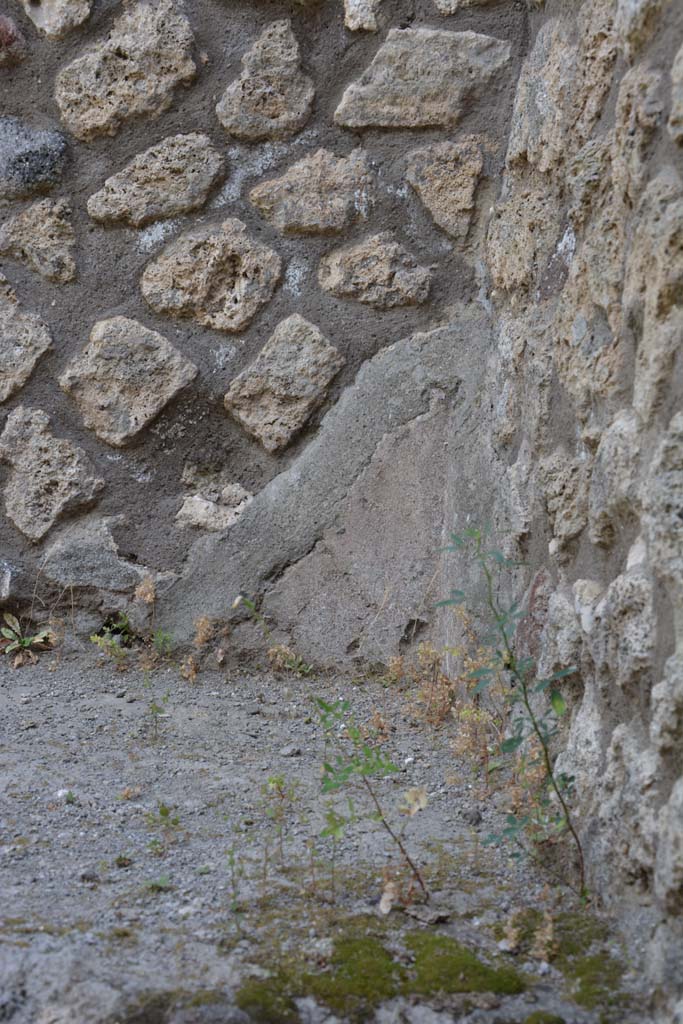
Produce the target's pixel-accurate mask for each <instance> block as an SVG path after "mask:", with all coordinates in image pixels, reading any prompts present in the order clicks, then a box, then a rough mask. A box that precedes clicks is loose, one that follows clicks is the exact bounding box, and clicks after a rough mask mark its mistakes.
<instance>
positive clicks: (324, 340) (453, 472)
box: [0, 0, 683, 1019]
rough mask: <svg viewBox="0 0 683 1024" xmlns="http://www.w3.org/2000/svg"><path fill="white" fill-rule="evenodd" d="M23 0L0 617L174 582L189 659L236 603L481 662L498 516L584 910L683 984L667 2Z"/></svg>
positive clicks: (9, 179)
mask: <svg viewBox="0 0 683 1024" xmlns="http://www.w3.org/2000/svg"><path fill="white" fill-rule="evenodd" d="M0 8H1V9H0V85H1V86H2V89H1V92H0V95H1V97H2V101H1V106H0V118H1V119H0V204H2V207H3V209H2V223H1V224H0V266H1V268H2V273H3V275H4V276H3V277H2V278H0V356H1V358H0V401H1V402H2V410H3V413H5V414H6V418H5V419H4V422H3V424H2V433H1V434H0V460H2V463H3V465H2V470H1V472H2V481H1V484H2V488H3V490H4V512H5V516H4V518H3V519H2V522H1V523H0V598H1V599H2V600H3V601H5V602H8V603H10V604H12V605H13V606H24V607H26V606H28V605H29V604H30V603H32V605H33V608H34V611H36V612H37V613H38V612H39V613H40V614H43V615H47V614H48V613H49V612H50V611H51V610H54V609H57V610H59V609H61V608H63V607H65V606H68V607H69V608H70V609H71V608H73V609H74V620H75V622H76V624H77V628H78V629H81V630H83V631H85V632H87V631H88V630H89V629H91V628H92V627H93V625H95V624H99V623H101V622H102V620H103V618H104V617H106V616H107V615H109V614H111V613H112V612H114V611H116V610H117V609H126V610H127V611H128V612H129V614H131V615H132V616H133V618H134V620H135V621H138V620H140V619H141V617H142V612H143V611H144V610H145V609H146V608H147V606H146V605H145V603H144V601H140V600H137V601H136V599H135V597H134V593H135V590H136V587H137V586H138V585H139V584H140V583H141V582H142V581H145V580H148V579H149V578H150V577H151V578H152V579H153V580H154V582H155V587H156V592H157V603H156V616H157V621H158V622H160V623H161V624H162V625H163V627H164V628H165V629H167V630H169V631H171V632H172V633H173V634H174V637H175V638H176V640H177V641H179V642H183V641H188V640H189V639H190V638H191V636H192V633H193V629H194V622H195V620H196V619H197V618H198V617H199V616H208V617H209V618H211V619H216V620H220V621H224V622H225V621H230V620H232V621H231V626H230V629H231V633H230V645H231V647H232V649H245V648H248V647H249V645H250V644H252V643H254V638H253V636H252V634H251V632H250V627H249V624H248V623H244V622H243V621H242V622H241V621H240V620H239V612H237V613H234V614H232V613H231V610H230V606H231V603H232V600H233V598H234V596H235V595H236V594H237V593H239V592H240V591H245V592H247V593H248V594H250V595H255V596H257V597H258V598H259V600H261V601H262V603H263V608H264V610H265V612H266V613H267V614H268V616H269V617H270V619H271V620H272V621H273V623H274V628H275V630H276V633H277V635H278V636H281V637H282V638H283V639H285V640H287V642H290V643H292V644H294V645H295V646H296V648H297V650H298V651H300V653H301V654H302V655H303V656H304V657H306V658H308V659H310V660H313V661H315V662H316V663H319V664H330V665H337V666H338V665H343V664H352V663H353V662H354V661H356V660H360V661H363V662H371V663H373V662H386V660H387V659H388V658H389V657H391V655H392V654H394V653H395V652H396V651H397V650H399V649H405V648H406V646H409V645H410V644H411V642H414V640H415V638H416V637H418V636H419V637H424V636H431V637H432V638H433V639H434V640H435V641H436V642H443V641H447V640H450V639H453V637H454V635H455V634H454V633H453V630H454V629H455V626H454V624H453V621H452V618H450V617H449V616H447V615H446V614H437V613H435V611H434V604H435V602H436V600H438V599H439V597H441V596H443V594H444V593H445V592H446V591H447V590H448V588H449V587H450V586H452V585H453V586H455V585H457V586H460V585H462V584H463V582H464V584H465V587H467V585H468V584H471V585H472V586H474V585H475V581H474V580H473V579H472V578H471V569H470V568H469V567H468V566H467V565H465V564H459V562H458V560H457V559H453V560H451V561H450V562H449V563H448V564H444V559H443V555H442V553H441V547H442V545H443V542H444V537H445V536H447V533H448V531H449V530H450V529H452V528H453V527H454V526H455V527H459V526H460V527H461V526H463V525H465V524H466V523H468V522H475V523H483V522H486V521H490V522H492V524H493V526H494V529H495V531H496V533H497V534H498V535H499V539H500V543H501V545H502V546H505V547H506V548H507V550H508V551H509V553H510V554H512V555H514V556H515V557H519V556H521V557H522V558H523V560H524V562H525V564H526V565H527V566H528V567H529V569H528V570H521V571H520V573H519V576H518V578H517V579H516V580H514V581H511V585H514V586H517V587H520V588H522V589H523V588H525V587H526V588H528V592H529V594H530V596H531V600H532V604H533V613H534V621H535V622H536V623H537V624H538V633H539V637H538V638H537V643H536V647H537V653H538V655H539V658H540V661H541V664H542V666H543V667H544V668H545V667H547V668H548V669H551V670H552V669H553V668H555V667H564V666H567V665H569V664H575V665H578V666H579V668H580V671H579V673H577V677H576V679H574V680H572V681H571V682H570V683H569V684H568V686H569V690H570V693H571V697H572V704H573V707H572V721H571V728H570V729H569V731H568V734H567V736H566V751H565V752H564V753H563V755H562V757H563V759H564V762H565V764H566V767H567V768H568V770H571V771H572V772H573V773H574V774H576V775H577V782H578V787H579V794H580V799H581V807H582V819H583V820H584V822H585V829H584V834H585V842H586V847H587V851H588V854H589V861H590V872H591V884H592V886H593V887H594V888H595V890H596V891H597V892H599V893H600V894H601V895H602V896H603V897H604V899H605V900H606V901H608V902H611V904H612V906H613V907H614V908H615V909H616V910H618V911H619V912H620V913H621V915H622V917H623V919H624V920H625V921H630V922H631V924H632V925H635V928H634V934H637V935H638V936H639V939H640V941H641V943H642V945H643V946H644V947H647V949H648V958H649V959H648V963H649V970H650V973H651V976H652V979H653V984H655V985H657V986H659V987H660V988H662V989H666V988H668V989H669V990H670V989H671V988H672V981H673V979H674V978H675V977H676V975H677V974H680V971H679V970H678V969H677V967H676V965H677V964H680V959H681V956H682V955H683V933H682V927H681V921H682V920H683V774H682V773H683V755H682V754H681V750H682V749H683V748H682V745H681V741H682V739H683V418H682V417H683V413H681V412H680V400H681V394H682V393H683V359H682V357H681V338H682V335H683V185H682V181H681V176H682V175H683V148H682V144H683V8H681V6H680V4H679V3H678V0H584V2H583V3H579V2H578V0H547V2H546V3H545V5H544V4H543V3H542V0H541V2H537V0H527V2H526V3H523V2H521V0H517V2H510V0H488V2H486V0H346V2H345V4H342V3H341V2H340V0H299V2H294V0H290V2H285V0H230V2H229V3H226V2H225V0H200V2H198V3H195V4H191V5H189V4H188V5H186V8H183V7H182V6H181V4H180V2H179V0H178V2H172V0H140V2H137V3H127V4H122V3H120V2H117V0H95V2H94V3H91V2H90V0H39V2H37V3H35V2H33V0H22V2H21V3H19V2H18V0H17V2H14V0H5V3H4V7H2V5H0ZM34 595H35V596H34ZM669 1012H670V1011H666V1010H663V1011H662V1013H663V1014H666V1013H669ZM681 1013H682V1014H683V1009H681ZM663 1019H665V1017H663ZM681 1019H683V1016H682V1017H681Z"/></svg>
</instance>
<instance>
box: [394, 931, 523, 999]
mask: <svg viewBox="0 0 683 1024" xmlns="http://www.w3.org/2000/svg"><path fill="white" fill-rule="evenodd" d="M406 945H407V946H408V948H409V949H410V950H411V951H412V952H413V954H414V956H415V967H414V972H415V974H414V978H413V979H411V980H410V981H409V982H407V984H406V989H405V991H406V994H411V995H412V994H415V995H436V994H437V993H443V994H446V995H447V994H451V993H458V992H494V993H497V994H499V995H517V994H518V993H520V992H523V991H524V990H525V988H526V984H525V982H524V979H523V978H521V977H520V975H519V974H518V973H517V972H516V971H515V970H513V969H512V968H511V967H508V966H507V965H500V966H495V967H490V966H488V965H487V964H485V963H483V961H481V960H480V959H479V958H478V957H476V956H475V955H474V953H472V952H471V951H470V950H469V949H467V948H466V947H465V946H461V945H460V943H459V942H456V941H455V940H454V939H451V938H449V937H448V936H447V935H433V934H429V933H424V932H416V933H414V934H412V935H410V936H408V938H407V940H406Z"/></svg>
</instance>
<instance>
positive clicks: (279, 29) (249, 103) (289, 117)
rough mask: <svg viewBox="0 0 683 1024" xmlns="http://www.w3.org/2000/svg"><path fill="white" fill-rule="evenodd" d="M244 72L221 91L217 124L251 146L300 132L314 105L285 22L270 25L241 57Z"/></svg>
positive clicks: (299, 56)
mask: <svg viewBox="0 0 683 1024" xmlns="http://www.w3.org/2000/svg"><path fill="white" fill-rule="evenodd" d="M242 68H243V70H242V74H241V75H240V77H239V78H238V79H236V81H234V82H233V83H232V84H231V85H229V86H228V88H227V89H226V90H225V92H224V93H223V96H222V97H221V99H220V101H219V103H218V105H217V107H216V114H217V115H218V120H219V121H220V123H221V124H222V125H223V127H224V128H226V129H227V131H229V132H230V134H231V135H234V136H235V138H237V139H246V140H248V141H249V142H260V141H263V140H265V139H286V138H289V136H291V135H295V134H296V132H298V131H300V130H301V129H302V128H303V126H304V125H305V124H306V122H307V121H308V118H309V116H310V113H311V108H312V106H313V97H314V96H315V89H314V88H313V82H312V81H311V79H310V78H308V76H307V75H305V74H304V73H303V71H302V70H301V55H300V52H299V44H298V43H297V41H296V39H295V37H294V33H293V32H292V26H291V23H290V22H289V20H288V19H286V18H283V19H282V20H281V21H274V22H272V23H271V24H270V25H269V26H268V27H267V28H266V29H265V30H264V31H263V32H262V33H261V35H260V36H259V38H258V39H257V40H256V42H255V43H254V45H253V46H252V47H251V49H250V50H248V51H247V53H245V55H244V56H243V58H242Z"/></svg>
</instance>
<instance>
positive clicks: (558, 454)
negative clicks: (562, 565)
mask: <svg viewBox="0 0 683 1024" xmlns="http://www.w3.org/2000/svg"><path fill="white" fill-rule="evenodd" d="M539 477H540V485H541V490H542V492H543V495H544V497H545V503H546V508H547V510H548V517H549V519H550V523H551V526H552V530H553V535H554V537H555V538H556V539H557V540H558V541H559V542H560V543H561V544H563V543H565V542H566V541H569V540H571V539H572V537H576V536H578V534H580V533H581V531H582V530H583V528H584V526H585V525H586V512H587V509H586V499H587V486H586V473H585V467H584V466H583V464H582V463H581V462H579V460H578V459H573V458H571V457H570V456H569V455H568V454H567V452H565V451H563V450H562V449H558V450H557V451H555V452H553V454H552V455H549V456H547V457H546V458H545V459H543V460H542V462H541V464H540V466H539Z"/></svg>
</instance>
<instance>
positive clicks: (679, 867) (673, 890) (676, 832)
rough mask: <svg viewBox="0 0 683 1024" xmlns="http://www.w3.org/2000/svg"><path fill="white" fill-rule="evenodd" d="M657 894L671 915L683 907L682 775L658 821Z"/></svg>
mask: <svg viewBox="0 0 683 1024" xmlns="http://www.w3.org/2000/svg"><path fill="white" fill-rule="evenodd" d="M657 831H658V835H659V843H658V846H657V860H656V865H655V876H654V883H655V893H656V894H657V898H658V899H659V901H660V903H661V904H662V905H663V906H664V907H665V908H666V909H667V911H669V913H670V914H672V915H678V914H680V913H681V910H683V778H679V779H678V780H677V781H676V782H675V784H674V787H673V789H672V790H671V796H670V797H669V800H668V802H667V803H666V804H665V805H664V807H662V809H661V811H660V814H659V821H658V829H657Z"/></svg>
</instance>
